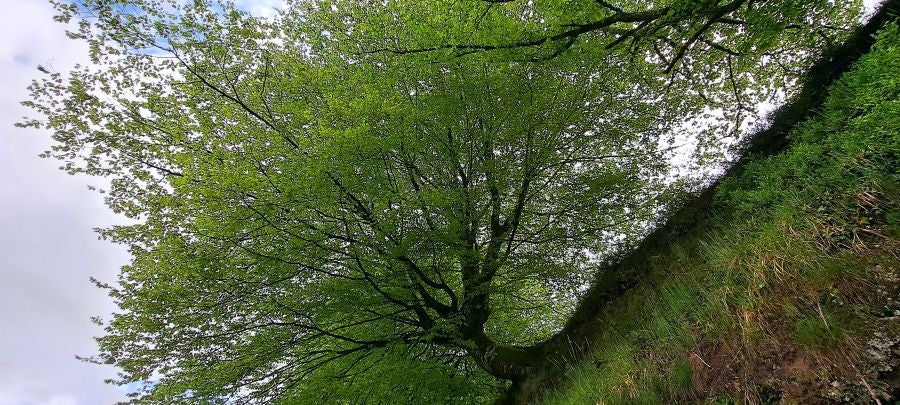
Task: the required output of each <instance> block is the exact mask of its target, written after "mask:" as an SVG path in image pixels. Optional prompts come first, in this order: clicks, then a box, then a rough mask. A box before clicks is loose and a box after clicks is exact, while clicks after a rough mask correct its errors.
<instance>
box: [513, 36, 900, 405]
mask: <svg viewBox="0 0 900 405" xmlns="http://www.w3.org/2000/svg"><path fill="white" fill-rule="evenodd" d="M812 116H813V118H811V119H808V120H806V121H805V122H803V123H802V124H800V125H799V126H797V127H795V128H794V129H793V130H792V131H790V133H789V135H788V137H787V140H788V145H789V146H787V148H786V149H785V150H784V151H783V152H781V153H777V154H775V155H769V156H766V155H760V156H766V157H760V158H755V159H751V160H749V161H747V162H744V164H742V167H741V170H740V171H737V172H736V173H732V174H731V175H729V176H726V177H725V178H724V179H723V180H722V181H721V183H720V184H719V185H718V186H717V187H716V189H715V195H714V197H713V198H712V202H711V203H710V204H711V206H710V207H704V209H705V210H707V211H708V212H710V213H711V214H710V215H707V216H705V217H704V218H703V219H702V220H700V221H699V222H697V223H694V224H692V225H691V226H690V231H689V232H686V233H683V234H682V236H680V237H679V238H677V239H676V240H674V241H673V240H671V239H668V240H667V239H661V240H662V241H663V242H659V241H657V242H659V243H658V244H657V245H656V246H653V247H652V249H645V252H648V251H649V252H652V255H650V257H644V258H643V259H642V260H641V261H640V262H639V263H638V265H639V266H642V268H641V269H640V273H641V274H642V276H641V278H640V280H639V281H638V282H637V285H636V286H634V287H633V288H630V289H629V290H628V291H627V292H625V293H624V294H623V295H622V296H620V297H618V298H615V299H612V300H611V301H610V302H608V303H606V305H604V306H603V308H604V310H603V311H602V312H600V313H594V314H592V315H591V316H594V317H596V319H593V320H591V321H590V324H591V325H592V326H591V329H592V332H591V333H592V335H589V336H586V337H585V342H583V343H582V342H572V343H571V345H570V347H571V350H572V351H573V355H574V357H577V358H580V359H581V360H580V361H579V362H577V363H569V364H560V365H559V366H558V367H557V368H556V369H553V370H545V372H544V373H543V375H540V376H536V377H534V378H532V380H530V381H527V382H525V383H524V384H523V385H522V386H521V387H518V388H520V389H521V392H523V393H524V394H523V395H522V396H521V397H519V398H518V400H519V401H522V402H538V403H548V404H587V403H605V404H609V403H661V402H697V401H714V402H742V403H743V402H747V403H769V402H778V401H784V402H787V403H795V402H801V403H822V402H824V403H830V402H859V403H870V402H878V401H881V402H882V403H885V402H890V401H892V400H897V399H898V398H900V369H898V366H900V256H898V252H900V249H898V248H900V29H898V27H897V26H896V24H893V25H889V26H888V28H886V29H884V30H883V31H882V32H881V33H880V34H879V35H878V39H877V43H876V45H875V47H874V48H873V49H872V51H871V52H869V53H868V54H866V55H864V56H863V57H862V58H861V59H860V60H859V62H858V63H857V64H856V65H855V67H854V68H853V69H852V71H851V72H849V73H847V74H845V75H843V76H842V77H841V78H840V79H839V80H838V82H837V83H836V84H834V85H833V86H831V88H830V91H829V96H828V98H827V99H826V100H825V102H824V104H823V105H822V107H821V108H819V109H817V110H816V111H813V114H812ZM707 208H708V209H707ZM576 351H577V352H578V353H574V352H576Z"/></svg>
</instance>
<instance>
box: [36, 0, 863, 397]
mask: <svg viewBox="0 0 900 405" xmlns="http://www.w3.org/2000/svg"><path fill="white" fill-rule="evenodd" d="M499 3H509V4H499ZM763 3H764V4H763ZM57 6H58V8H59V9H60V11H61V16H59V17H58V19H59V20H61V21H71V20H73V19H74V20H75V21H77V24H78V29H77V30H76V31H74V32H71V33H70V35H71V36H72V37H73V38H75V39H79V40H83V41H86V42H87V43H88V44H89V46H90V49H91V57H92V59H93V62H94V63H95V65H93V66H84V67H79V68H77V69H76V70H75V71H74V72H71V73H70V74H68V75H63V74H60V73H51V74H49V75H48V76H47V77H45V78H44V79H42V80H40V81H37V82H35V83H34V84H33V85H32V87H31V89H32V95H33V100H32V101H29V102H26V104H27V105H29V106H31V107H33V108H34V109H35V110H37V111H38V113H39V114H41V115H43V117H44V118H43V119H42V120H29V121H26V122H25V123H23V125H26V126H34V127H44V128H49V129H51V130H52V131H53V132H54V139H55V140H56V144H55V145H54V146H53V147H52V149H51V150H50V151H49V152H48V153H47V156H52V157H55V158H58V159H60V160H62V161H64V162H65V168H66V170H68V171H69V172H71V173H87V174H90V175H96V176H106V177H109V178H110V179H111V181H112V183H111V187H110V189H109V190H108V197H107V202H108V204H109V206H110V207H111V208H112V209H113V210H115V211H116V212H119V213H122V214H125V215H127V216H129V217H131V218H134V219H136V220H138V223H136V224H134V225H128V226H119V227H114V228H111V229H107V230H104V231H103V232H102V234H103V235H104V236H105V237H108V238H110V239H112V240H113V241H116V242H119V243H124V244H127V245H128V246H129V248H130V250H131V253H132V254H133V255H134V260H133V262H132V263H131V264H130V265H128V266H125V267H124V268H123V269H122V274H121V277H120V279H119V280H118V283H117V284H116V285H106V284H103V283H98V284H100V285H101V286H103V287H105V288H109V289H110V294H111V295H112V297H113V298H114V299H115V300H116V302H117V304H118V305H119V307H120V309H121V312H119V313H117V314H116V315H115V316H114V317H113V319H112V320H111V321H110V322H109V323H108V324H107V328H106V335H105V336H103V337H101V338H100V339H99V343H100V347H101V351H102V354H101V355H100V357H99V358H98V359H96V360H97V361H102V362H108V363H114V364H116V365H118V366H119V367H121V368H122V370H123V375H122V379H121V381H119V382H120V383H128V382H134V381H152V384H148V385H147V387H146V390H145V391H144V392H141V393H139V396H140V398H141V399H143V400H146V401H150V402H154V401H155V402H164V403H170V402H202V401H205V402H226V401H229V400H240V401H245V402H271V401H274V400H276V399H282V400H284V401H287V402H315V401H321V400H326V399H327V400H334V401H351V400H352V399H353V398H371V399H372V400H373V401H377V399H375V398H383V397H384V395H388V394H389V393H390V392H391V391H392V390H393V389H394V387H396V386H397V385H402V384H405V383H406V382H408V381H416V384H415V387H417V388H416V389H413V390H410V391H407V392H405V393H404V394H403V395H408V396H409V397H408V398H406V400H408V401H409V402H421V401H435V402H451V401H456V400H458V401H465V402H470V401H476V400H477V399H479V398H484V396H485V395H489V394H490V393H491V392H492V390H494V389H495V388H496V387H498V386H502V384H501V383H500V382H498V380H495V379H494V378H499V379H505V380H521V379H522V378H524V376H526V375H527V374H528V373H530V372H532V371H534V369H535V368H536V367H538V366H539V365H540V361H541V359H542V355H541V353H542V352H541V346H540V345H539V344H538V345H534V346H521V345H527V344H533V343H536V342H539V341H540V340H542V339H544V338H546V337H547V336H549V335H550V334H551V333H552V332H553V331H554V330H556V329H558V328H559V326H560V325H561V324H562V322H563V321H565V316H566V314H567V312H568V311H569V309H570V308H571V306H572V305H573V303H574V300H575V299H576V297H577V292H578V291H579V289H581V288H582V287H583V285H584V284H585V280H587V279H588V278H589V277H590V276H591V272H592V270H593V269H594V267H593V266H592V264H593V263H595V262H596V261H598V260H602V258H604V257H607V256H608V255H609V254H611V253H614V252H617V251H620V250H622V249H625V248H627V247H629V246H631V245H633V244H634V243H635V241H636V240H637V239H639V237H640V235H641V234H642V233H643V232H645V231H646V229H647V227H648V226H651V225H652V224H653V223H654V222H655V221H657V220H658V219H659V218H658V214H659V213H660V212H661V209H662V208H664V207H666V205H667V204H668V203H669V202H670V201H671V199H672V197H673V196H675V195H678V194H679V193H680V192H681V191H683V188H684V186H685V185H684V184H681V183H679V182H672V181H669V179H667V178H666V175H667V173H668V172H669V170H670V167H669V165H668V163H667V162H668V157H669V154H668V152H667V151H669V150H670V148H668V147H666V145H667V143H668V144H671V143H672V142H673V140H674V138H675V135H676V133H678V132H679V131H685V132H686V133H689V135H686V136H687V137H690V138H691V141H694V142H699V143H700V144H703V145H707V146H709V147H712V146H716V145H718V143H717V138H718V137H716V136H712V135H713V134H714V133H716V132H715V131H719V132H718V134H719V136H722V133H723V132H722V131H725V133H728V134H731V133H735V131H736V130H737V129H738V128H740V127H741V126H743V125H744V124H745V123H746V119H747V114H748V109H750V106H755V105H756V103H757V102H759V101H760V100H764V99H766V98H767V97H769V96H770V95H771V93H772V92H773V91H775V90H774V89H776V88H782V87H784V86H785V85H786V84H788V83H791V82H792V80H793V79H794V78H795V77H796V73H797V71H798V70H800V69H802V68H803V67H805V66H807V65H808V64H809V62H810V61H811V60H812V59H813V58H814V57H815V55H816V52H815V50H816V49H819V48H820V47H822V46H823V45H825V44H826V42H828V41H832V40H836V39H840V36H841V35H843V34H842V32H844V31H845V30H846V28H847V27H848V26H850V25H852V24H853V21H854V18H855V13H853V10H855V7H857V6H858V4H856V3H852V4H844V5H835V4H832V2H830V1H787V0H786V1H778V2H751V1H744V0H734V1H731V2H727V3H724V4H720V3H719V2H711V1H710V2H703V3H702V4H697V3H696V2H694V1H680V0H673V1H668V2H659V3H658V4H655V5H654V6H653V7H656V8H651V9H645V7H646V5H645V4H643V2H625V1H623V2H619V3H617V4H616V5H611V4H609V3H607V2H589V1H555V2H541V4H540V6H535V5H533V4H532V3H528V4H524V5H523V4H519V3H516V2H486V3H473V4H461V3H458V2H444V1H416V2H408V1H403V2H392V1H388V2H380V1H379V2H360V1H335V2H317V1H313V2H309V1H295V2H290V3H289V5H288V7H287V8H286V10H284V11H283V12H280V13H279V14H278V15H277V16H276V17H275V18H273V19H259V18H253V17H251V16H249V15H247V14H246V13H244V12H242V11H240V10H238V9H237V8H236V7H235V6H234V5H232V4H228V3H224V4H220V3H207V2H204V1H194V2H190V3H181V2H164V1H159V0H132V1H107V0H86V1H84V2H83V3H77V4H76V3H66V2H62V3H58V4H57ZM577 21H586V22H585V23H582V24H581V25H580V27H581V28H576V29H579V31H578V32H577V33H573V32H570V30H571V29H572V27H579V25H578V23H577ZM573 24H575V25H573ZM560 32H562V33H563V34H562V36H560V34H559V33H560ZM541 38H543V39H541ZM601 45H602V46H601ZM704 112H705V113H706V114H707V115H708V116H714V115H720V116H723V117H724V119H721V120H717V121H713V122H712V125H710V126H709V127H708V128H706V131H705V132H704V131H703V130H699V131H690V130H689V128H690V126H691V123H696V117H698V116H699V115H701V114H704ZM684 291H685V290H679V289H672V290H671V291H670V293H671V294H674V295H678V294H683V292H684ZM656 321H657V322H659V323H660V324H663V323H665V322H667V320H666V319H657V320H656ZM395 399H396V398H395ZM397 400H398V401H401V400H403V399H402V398H401V399H397Z"/></svg>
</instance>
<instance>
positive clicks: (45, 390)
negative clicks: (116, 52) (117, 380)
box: [0, 0, 874, 405]
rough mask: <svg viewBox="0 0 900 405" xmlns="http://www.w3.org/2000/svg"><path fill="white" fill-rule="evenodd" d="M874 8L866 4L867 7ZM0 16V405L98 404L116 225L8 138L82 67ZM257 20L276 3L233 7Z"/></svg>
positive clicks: (81, 182) (83, 192)
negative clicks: (50, 73)
mask: <svg viewBox="0 0 900 405" xmlns="http://www.w3.org/2000/svg"><path fill="white" fill-rule="evenodd" d="M873 1H874V0H867V3H870V4H871V3H873ZM3 3H4V8H3V13H2V15H0V38H2V41H0V80H2V83H3V84H2V88H0V90H2V91H0V405H26V404H28V405H30V404H53V405H64V404H65V405H72V404H108V403H112V402H116V401H118V400H122V399H124V398H125V397H124V395H125V393H126V390H125V389H123V388H120V387H116V386H112V385H107V384H104V383H103V380H104V379H106V378H110V377H113V376H114V375H115V370H114V369H113V368H111V367H102V366H97V365H93V364H87V363H82V362H79V361H77V360H75V355H91V354H94V353H95V352H96V348H95V343H94V341H93V339H92V337H93V336H96V335H98V334H100V332H101V331H100V328H99V327H97V326H94V325H93V324H92V323H90V321H89V318H90V317H91V316H94V315H107V314H109V313H110V312H111V311H112V310H113V309H114V308H113V305H112V302H111V301H110V299H109V298H108V297H107V296H106V294H105V292H103V291H101V290H99V289H97V288H95V287H94V286H93V285H92V284H91V283H90V282H89V281H88V277H90V276H94V277H96V278H98V279H100V280H103V281H113V280H115V275H116V273H117V272H118V268H119V266H121V265H123V264H125V263H126V262H127V261H128V255H127V253H126V252H125V250H124V248H122V247H117V246H114V245H111V244H110V243H109V242H106V241H100V240H98V239H97V236H96V234H94V232H93V231H92V229H93V228H95V227H102V226H107V225H110V224H114V223H122V222H123V219H122V218H117V217H116V216H114V215H113V214H111V213H110V212H109V210H108V209H107V208H106V207H105V206H104V205H103V201H102V196H101V195H99V194H97V193H95V192H92V191H89V190H87V185H89V184H94V185H101V184H102V182H101V181H100V180H97V179H90V178H87V177H84V176H75V177H73V176H68V175H66V174H65V173H64V172H62V171H59V170H58V169H57V166H59V164H58V163H57V162H56V161H52V160H47V159H40V158H38V157H37V155H38V154H39V153H41V152H42V151H44V150H45V149H47V147H48V146H49V145H50V138H49V134H47V133H43V132H39V131H35V130H23V129H19V128H14V127H13V123H15V122H17V121H18V120H19V119H20V117H21V116H23V115H26V114H29V112H28V111H27V110H25V109H24V108H22V107H21V106H19V102H20V101H22V100H24V99H25V98H26V96H27V93H26V89H25V88H26V86H27V85H28V83H29V82H30V81H31V79H32V78H34V77H37V76H38V74H39V73H38V71H37V69H36V67H37V66H38V65H44V66H47V67H52V68H53V69H54V70H56V71H59V72H65V71H67V70H68V69H69V68H70V67H71V66H72V65H74V64H75V63H77V62H84V61H85V60H86V56H87V54H86V50H85V48H84V47H83V46H81V45H80V44H78V43H76V42H74V41H70V40H68V39H67V38H66V37H65V35H64V31H63V30H64V27H63V26H62V25H61V24H57V23H54V22H53V21H52V19H51V17H52V15H53V11H52V9H51V7H50V6H49V3H48V2H47V1H46V0H3ZM239 3H242V4H243V5H244V7H245V8H246V9H248V10H251V11H252V12H254V13H255V14H265V13H266V11H267V10H270V7H271V6H272V5H275V4H280V3H281V0H242V1H239Z"/></svg>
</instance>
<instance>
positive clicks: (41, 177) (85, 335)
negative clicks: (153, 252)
mask: <svg viewBox="0 0 900 405" xmlns="http://www.w3.org/2000/svg"><path fill="white" fill-rule="evenodd" d="M4 5H5V6H6V7H5V8H4V12H3V14H2V16H0V37H2V38H4V41H0V77H2V78H3V86H4V88H3V91H2V92H0V280H2V281H0V405H13V404H15V405H19V404H48V405H49V404H52V405H63V404H104V403H112V402H115V401H118V400H123V399H125V397H124V393H125V392H124V390H122V389H121V388H119V387H115V386H110V385H106V384H104V382H103V380H104V379H106V378H111V377H114V376H115V370H114V369H112V368H110V367H101V366H96V365H92V364H87V363H83V362H80V361H77V360H76V359H75V356H76V355H91V354H93V353H95V352H96V344H95V343H94V341H93V339H92V337H93V336H95V335H99V334H101V332H102V331H101V330H100V328H98V327H96V326H94V325H93V324H91V323H90V321H89V317H90V316H93V315H106V314H108V313H110V312H111V310H112V309H113V305H112V303H111V301H110V299H109V298H108V297H106V294H105V292H103V291H101V290H99V289H97V288H95V287H94V286H93V285H92V284H91V283H90V282H89V281H88V277H89V276H95V277H97V278H100V279H103V280H109V281H112V280H114V279H115V274H116V273H117V271H118V267H119V266H121V265H122V264H124V263H125V262H126V261H127V254H126V253H125V252H124V250H123V249H122V248H121V247H117V246H113V245H110V244H109V243H107V242H104V241H99V240H97V236H96V234H94V233H93V231H92V230H91V229H92V228H93V227H97V226H105V225H110V224H112V223H116V222H122V221H121V220H119V219H117V218H116V217H115V216H113V215H112V214H110V213H109V210H107V209H106V207H105V206H104V205H103V203H102V196H100V195H98V194H96V193H93V192H90V191H88V190H87V188H86V184H87V183H88V182H89V181H90V182H94V183H96V182H97V181H96V180H91V179H87V178H84V177H75V178H73V177H70V176H67V175H66V174H65V173H63V172H61V171H59V170H57V168H56V167H57V166H58V163H57V162H53V161H48V160H42V159H38V158H37V154H38V153H40V152H42V151H43V150H45V149H46V148H47V147H48V146H49V144H50V136H49V134H47V133H45V132H37V131H34V130H23V129H18V128H14V127H13V123H15V122H17V121H19V120H20V118H21V116H22V115H26V114H30V112H29V111H27V110H25V109H24V108H23V107H21V106H20V105H19V102H20V101H22V100H25V99H26V98H27V91H26V86H27V85H28V83H29V82H30V80H31V79H32V78H34V77H37V76H38V75H40V73H39V72H38V71H37V69H36V67H37V65H43V66H47V67H49V68H52V69H55V70H57V71H60V72H65V71H67V70H68V69H69V68H70V67H71V66H72V65H73V64H75V63H77V62H84V61H86V60H87V51H86V48H85V47H84V46H81V45H80V44H77V43H75V42H74V41H71V40H68V39H67V38H66V37H65V35H64V28H65V27H64V26H62V25H61V24H58V23H55V22H53V20H52V18H51V17H52V16H53V13H54V11H53V10H52V8H51V7H50V5H49V4H48V2H46V1H44V0H16V1H14V2H9V3H5V4H4Z"/></svg>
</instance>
